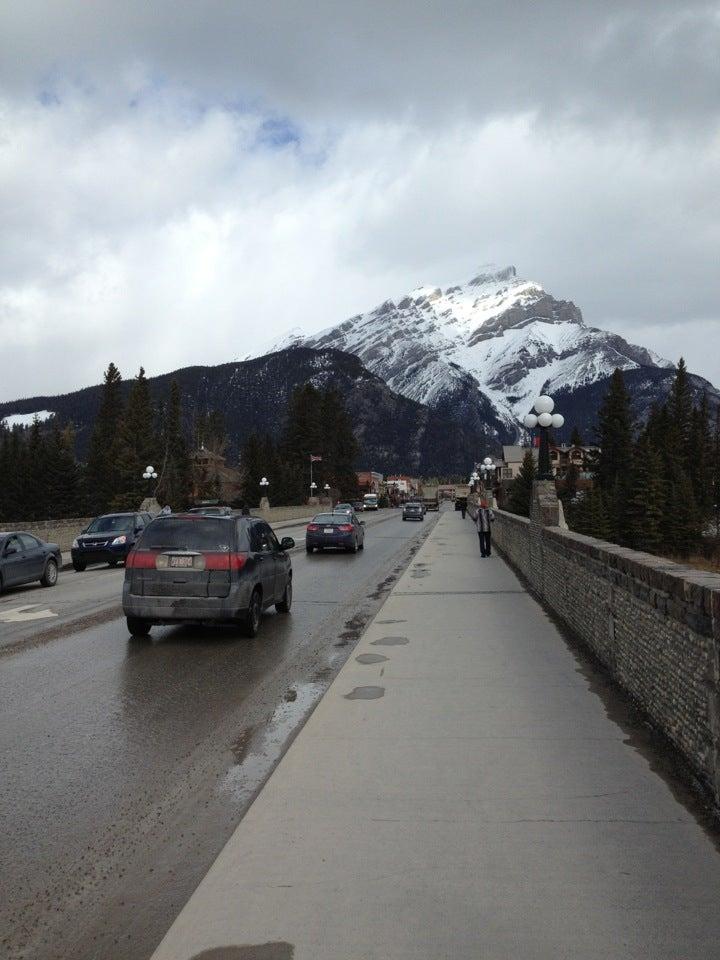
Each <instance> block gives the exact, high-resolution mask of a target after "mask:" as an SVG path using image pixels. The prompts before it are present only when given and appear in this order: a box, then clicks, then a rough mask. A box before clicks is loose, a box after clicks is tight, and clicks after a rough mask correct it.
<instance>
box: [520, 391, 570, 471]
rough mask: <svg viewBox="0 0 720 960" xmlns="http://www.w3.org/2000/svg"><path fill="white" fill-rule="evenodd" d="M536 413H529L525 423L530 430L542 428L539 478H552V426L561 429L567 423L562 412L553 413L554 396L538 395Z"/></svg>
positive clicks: (535, 404) (535, 406) (524, 420)
mask: <svg viewBox="0 0 720 960" xmlns="http://www.w3.org/2000/svg"><path fill="white" fill-rule="evenodd" d="M533 407H534V409H535V413H528V414H526V415H525V417H524V419H523V423H524V424H525V426H526V427H527V428H528V430H534V429H535V427H539V428H540V456H539V460H538V480H552V479H553V473H552V468H551V466H550V427H554V428H555V429H556V430H559V429H560V427H562V425H563V424H564V423H565V417H563V415H562V414H561V413H553V409H554V407H555V401H554V400H553V398H552V397H548V396H542V397H538V398H537V400H536V401H535V403H534V404H533Z"/></svg>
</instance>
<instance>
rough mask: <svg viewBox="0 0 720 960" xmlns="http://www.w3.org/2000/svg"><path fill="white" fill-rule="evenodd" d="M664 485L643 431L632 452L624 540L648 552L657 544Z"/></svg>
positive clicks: (658, 461) (635, 547)
mask: <svg viewBox="0 0 720 960" xmlns="http://www.w3.org/2000/svg"><path fill="white" fill-rule="evenodd" d="M663 501H664V487H663V483H662V476H661V465H660V457H659V456H658V454H657V452H656V451H655V450H654V449H653V447H652V446H651V444H650V442H649V440H648V437H647V435H645V434H643V435H642V436H641V437H640V438H639V440H638V442H637V444H636V446H635V451H634V455H633V467H632V474H631V483H630V490H629V497H628V506H627V513H626V516H627V540H628V543H629V545H630V546H631V547H633V548H634V549H636V550H645V551H647V552H649V553H653V552H655V551H657V549H658V547H659V546H660V539H661V533H660V523H661V518H662V512H663Z"/></svg>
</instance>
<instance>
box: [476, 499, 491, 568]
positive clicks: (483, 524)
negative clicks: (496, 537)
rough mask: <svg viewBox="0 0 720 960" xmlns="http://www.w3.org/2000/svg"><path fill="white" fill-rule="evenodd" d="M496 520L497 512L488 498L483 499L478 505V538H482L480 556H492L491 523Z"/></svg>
mask: <svg viewBox="0 0 720 960" xmlns="http://www.w3.org/2000/svg"><path fill="white" fill-rule="evenodd" d="M494 522H495V514H494V513H493V512H492V510H490V508H489V507H488V505H487V500H481V501H480V506H479V507H478V512H477V519H476V521H475V523H476V526H477V532H478V538H479V540H480V556H481V557H489V556H490V542H491V539H492V537H491V525H492V524H493V523H494Z"/></svg>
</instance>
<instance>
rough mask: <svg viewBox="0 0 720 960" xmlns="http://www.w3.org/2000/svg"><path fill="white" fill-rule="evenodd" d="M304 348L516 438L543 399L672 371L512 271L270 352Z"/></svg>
mask: <svg viewBox="0 0 720 960" xmlns="http://www.w3.org/2000/svg"><path fill="white" fill-rule="evenodd" d="M296 344H303V345H304V346H310V347H316V348H326V347H332V348H335V349H337V350H343V351H346V352H348V353H353V354H355V355H356V356H358V357H359V358H360V359H361V360H362V361H363V363H364V364H365V366H366V367H368V368H369V369H370V370H372V371H373V373H376V374H377V375H378V376H380V377H381V378H382V379H383V380H384V381H385V382H386V383H387V384H388V386H389V387H390V388H391V389H392V390H394V391H396V392H397V393H401V394H403V395H404V396H406V397H408V398H410V399H412V400H416V401H419V402H420V403H424V404H427V405H429V406H431V407H436V408H441V409H443V408H446V409H450V408H452V407H453V406H457V405H458V404H460V405H462V406H463V408H464V416H467V414H468V409H469V407H474V408H476V414H477V416H479V417H480V419H482V420H484V421H485V422H486V423H488V422H491V421H493V420H494V421H495V422H496V423H498V428H497V433H498V434H506V435H507V436H512V435H513V434H515V433H516V432H517V430H518V427H519V421H520V420H521V418H522V416H523V415H524V414H525V413H526V412H527V411H528V409H529V408H530V407H531V405H532V402H533V401H534V399H535V398H536V397H537V396H539V394H540V393H550V394H553V393H559V392H563V393H565V394H567V393H568V392H572V391H574V390H576V389H579V388H581V387H585V386H587V385H589V384H592V383H595V382H597V381H600V380H605V379H606V378H607V377H609V376H610V375H611V374H612V372H613V370H614V369H615V368H616V367H620V368H621V369H623V370H630V369H636V368H639V367H666V368H667V367H672V364H671V363H669V362H668V361H667V360H663V359H662V358H660V357H658V356H657V355H656V354H654V353H652V352H651V351H649V350H646V349H644V348H643V347H638V346H635V345H633V344H630V343H628V342H627V341H626V340H624V339H623V338H622V337H620V336H617V335H616V334H613V333H609V332H608V331H606V330H599V329H596V328H594V327H589V326H587V325H586V324H585V323H584V322H583V319H582V314H581V312H580V310H579V309H578V308H577V307H576V306H575V304H574V303H572V302H571V301H567V300H556V299H555V298H554V297H553V296H551V295H550V294H549V293H547V292H546V291H545V290H544V289H543V288H542V286H541V285H540V284H539V283H536V282H534V281H529V280H523V279H521V278H520V277H518V276H517V272H516V270H515V267H511V266H509V267H505V268H504V269H497V268H485V269H484V270H482V271H481V272H480V273H479V274H478V276H476V277H473V279H472V280H470V281H469V282H467V283H465V284H461V285H458V286H451V287H447V288H446V289H444V290H443V289H441V288H440V287H418V288H417V289H416V290H413V291H412V293H409V294H407V295H406V296H403V297H401V298H399V299H398V300H397V301H395V300H386V301H385V302H384V303H381V304H380V305H379V306H378V307H376V308H375V309H374V310H371V311H369V312H368V313H361V314H357V316H354V317H351V318H350V319H349V320H345V321H344V322H343V323H340V324H339V325H338V326H335V327H331V328H328V329H326V330H322V331H321V332H320V333H317V334H312V335H307V334H303V333H302V331H300V330H297V329H295V330H292V331H290V332H289V333H288V334H286V336H285V337H283V338H282V340H281V341H279V342H278V343H276V344H274V345H273V347H272V348H271V349H272V350H278V349H282V348H285V347H288V346H292V345H296ZM503 428H504V429H503Z"/></svg>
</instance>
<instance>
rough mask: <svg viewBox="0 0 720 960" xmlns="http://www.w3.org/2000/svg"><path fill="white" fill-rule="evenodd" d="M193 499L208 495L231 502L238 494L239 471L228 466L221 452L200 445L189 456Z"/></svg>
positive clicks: (239, 485)
mask: <svg viewBox="0 0 720 960" xmlns="http://www.w3.org/2000/svg"><path fill="white" fill-rule="evenodd" d="M191 461H192V488H193V489H192V493H193V500H195V501H199V500H204V499H207V498H209V497H211V498H213V499H216V500H220V501H222V502H223V503H232V502H233V501H234V500H237V498H238V497H239V496H240V487H241V481H240V471H239V470H236V469H235V468H234V467H229V466H228V465H227V463H226V462H225V457H223V456H222V454H219V453H214V452H213V451H212V450H207V449H206V448H205V447H200V449H199V450H197V451H196V452H195V453H194V454H193V455H192V457H191Z"/></svg>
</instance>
